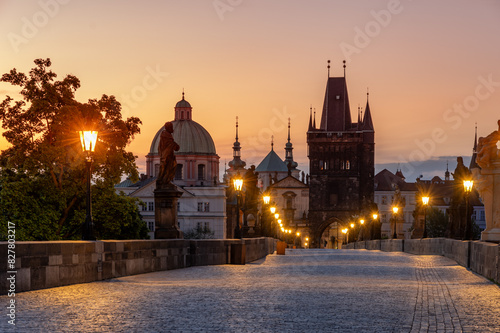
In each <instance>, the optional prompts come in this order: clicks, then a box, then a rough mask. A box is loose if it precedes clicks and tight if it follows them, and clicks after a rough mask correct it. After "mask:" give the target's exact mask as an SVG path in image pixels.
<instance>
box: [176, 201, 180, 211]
mask: <svg viewBox="0 0 500 333" xmlns="http://www.w3.org/2000/svg"><path fill="white" fill-rule="evenodd" d="M177 211H178V212H180V211H181V203H180V202H179V201H177Z"/></svg>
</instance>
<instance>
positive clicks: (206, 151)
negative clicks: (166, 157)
mask: <svg viewBox="0 0 500 333" xmlns="http://www.w3.org/2000/svg"><path fill="white" fill-rule="evenodd" d="M181 102H185V103H187V105H189V103H188V102H186V101H185V100H182V101H180V102H179V103H181ZM179 103H177V104H179ZM172 124H173V125H174V133H173V136H174V140H175V142H177V143H178V144H179V146H180V149H179V151H177V152H176V153H175V154H176V155H179V154H196V155H215V154H216V151H215V144H214V140H213V139H212V137H211V136H210V133H208V131H207V130H206V129H205V128H204V127H203V126H201V125H200V124H198V123H197V122H196V121H193V120H175V121H173V122H172ZM164 130H165V128H164V126H162V127H161V128H160V130H159V131H158V132H157V133H156V135H155V137H154V139H153V142H152V143H151V148H150V150H149V153H150V154H158V146H159V145H160V136H161V132H162V131H164Z"/></svg>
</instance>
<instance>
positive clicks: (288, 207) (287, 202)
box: [286, 198, 292, 209]
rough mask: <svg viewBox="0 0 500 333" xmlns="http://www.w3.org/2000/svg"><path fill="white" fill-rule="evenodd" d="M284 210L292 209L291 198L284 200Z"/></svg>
mask: <svg viewBox="0 0 500 333" xmlns="http://www.w3.org/2000/svg"><path fill="white" fill-rule="evenodd" d="M286 209H292V198H286Z"/></svg>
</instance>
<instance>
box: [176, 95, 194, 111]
mask: <svg viewBox="0 0 500 333" xmlns="http://www.w3.org/2000/svg"><path fill="white" fill-rule="evenodd" d="M175 107H176V108H190V107H191V104H189V102H188V101H186V100H185V99H184V94H183V95H182V99H181V100H180V101H178V102H177V104H175Z"/></svg>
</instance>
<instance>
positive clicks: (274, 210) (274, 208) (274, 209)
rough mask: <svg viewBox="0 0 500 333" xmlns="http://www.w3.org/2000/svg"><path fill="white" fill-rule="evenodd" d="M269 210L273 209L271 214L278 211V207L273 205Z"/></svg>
mask: <svg viewBox="0 0 500 333" xmlns="http://www.w3.org/2000/svg"><path fill="white" fill-rule="evenodd" d="M269 210H270V211H271V214H274V213H276V207H274V206H272V207H271V208H269Z"/></svg>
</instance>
